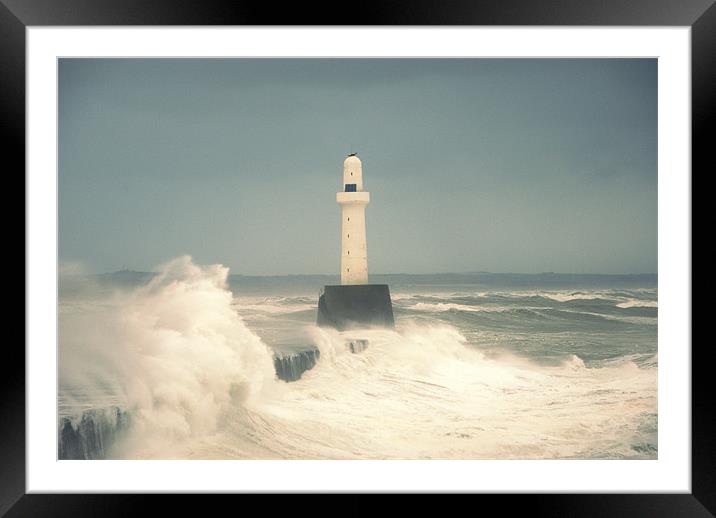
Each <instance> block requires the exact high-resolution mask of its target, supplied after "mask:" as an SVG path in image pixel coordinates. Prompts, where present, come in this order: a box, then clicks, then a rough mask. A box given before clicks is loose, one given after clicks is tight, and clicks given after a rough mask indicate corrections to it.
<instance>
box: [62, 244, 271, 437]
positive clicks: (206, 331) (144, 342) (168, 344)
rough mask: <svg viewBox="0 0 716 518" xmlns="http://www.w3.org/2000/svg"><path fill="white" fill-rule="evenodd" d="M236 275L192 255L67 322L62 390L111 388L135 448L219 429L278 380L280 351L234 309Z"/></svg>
mask: <svg viewBox="0 0 716 518" xmlns="http://www.w3.org/2000/svg"><path fill="white" fill-rule="evenodd" d="M227 275H228V269H227V268H225V267H223V266H220V265H212V266H207V267H200V266H197V265H195V264H194V263H193V262H192V260H191V258H189V257H187V256H184V257H180V258H177V259H174V260H173V261H170V262H168V263H166V264H164V265H162V266H161V267H160V268H159V274H158V275H157V276H155V277H154V278H153V279H152V280H151V281H150V282H149V283H148V284H146V285H145V286H142V287H140V288H139V289H136V290H133V291H130V292H124V293H115V294H114V295H113V296H112V297H111V298H110V299H108V300H106V301H104V302H103V303H101V304H98V305H97V306H96V307H95V308H94V310H92V311H85V312H79V313H74V314H69V315H63V318H61V325H60V343H61V353H60V384H61V386H72V387H73V390H74V391H75V392H79V393H82V394H90V395H91V394H92V393H93V392H97V391H98V390H99V385H100V384H102V385H111V386H112V387H113V388H114V390H115V391H116V396H117V398H118V399H119V401H121V404H122V406H123V407H124V408H126V409H127V410H128V411H129V412H130V414H131V416H132V424H133V426H132V432H133V435H134V436H135V437H134V443H135V444H136V443H138V442H141V441H138V440H137V437H141V438H143V439H146V440H147V441H149V440H150V439H155V440H152V441H151V442H157V443H161V442H164V443H165V444H166V441H172V440H177V439H185V438H188V437H192V436H199V435H205V434H211V433H213V432H215V431H216V429H217V427H218V425H219V423H220V417H221V415H222V413H224V412H226V411H227V409H229V408H231V407H233V406H237V405H238V406H240V405H250V404H251V402H252V401H255V400H256V399H257V398H258V397H259V395H260V394H261V393H262V391H265V390H270V385H272V384H274V383H275V382H274V378H275V371H274V367H273V359H272V354H271V352H270V351H269V349H268V348H267V347H266V345H265V344H264V343H263V342H262V341H261V340H260V339H259V338H258V336H256V335H255V334H254V333H253V332H251V331H250V330H249V329H248V328H247V327H246V325H245V324H244V322H243V321H242V320H241V318H240V317H239V315H238V314H237V313H236V312H235V311H234V310H233V309H232V307H231V301H232V294H231V292H230V291H229V290H228V289H227V288H226V278H227Z"/></svg>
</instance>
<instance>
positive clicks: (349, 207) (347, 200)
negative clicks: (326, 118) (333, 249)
mask: <svg viewBox="0 0 716 518" xmlns="http://www.w3.org/2000/svg"><path fill="white" fill-rule="evenodd" d="M336 201H337V202H338V204H339V205H340V206H341V284H368V249H367V245H366V234H365V207H366V205H368V202H370V193H368V192H365V191H364V190H363V165H362V164H361V161H360V159H359V158H358V157H357V156H356V155H355V153H352V154H350V155H348V157H347V158H346V159H345V160H344V161H343V183H342V190H341V192H339V193H337V194H336Z"/></svg>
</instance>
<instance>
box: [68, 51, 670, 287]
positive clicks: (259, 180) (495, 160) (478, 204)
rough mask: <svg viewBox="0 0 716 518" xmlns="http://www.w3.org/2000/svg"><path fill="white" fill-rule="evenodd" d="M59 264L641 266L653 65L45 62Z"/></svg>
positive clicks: (652, 152) (652, 177)
mask: <svg viewBox="0 0 716 518" xmlns="http://www.w3.org/2000/svg"><path fill="white" fill-rule="evenodd" d="M59 145H60V152H59V241H60V245H59V248H60V250H59V251H60V261H61V263H78V264H81V265H83V266H84V267H85V268H86V269H87V270H89V271H93V272H106V271H114V270H118V269H121V268H130V269H134V270H143V271H146V270H151V269H153V268H154V267H155V266H156V265H157V264H159V263H161V262H163V261H166V260H168V259H171V258H172V257H175V256H177V255H180V254H190V255H192V256H193V257H194V258H195V259H196V261H197V262H199V263H217V262H218V263H223V264H225V265H227V266H229V267H230V268H231V272H232V273H240V274H247V275H252V274H257V275H270V274H290V273H297V274H303V273H333V274H335V273H337V272H338V268H339V253H340V252H339V250H340V208H339V206H338V205H337V204H336V201H335V193H336V191H337V190H338V189H339V187H340V180H341V174H342V163H343V159H344V158H345V156H346V155H347V154H348V153H349V152H351V151H353V152H357V153H358V156H359V157H360V158H361V160H362V161H363V176H364V181H365V188H366V190H368V191H370V193H371V203H370V204H369V205H368V207H367V209H366V219H367V227H368V228H367V234H368V268H369V272H372V273H430V272H466V271H492V272H525V273H533V272H545V271H553V272H569V273H653V272H656V270H657V62H656V60H655V59H635V60H631V59H610V60H601V59H599V60H598V59H579V60H567V59H562V60H552V59H529V60H523V59H509V60H507V59H438V60H424V59H399V60H395V59H362V60H335V59H311V60H307V59H293V60H284V59H249V60H247V59H208V60H207V59H195V60H187V59H175V60H164V59H162V60H156V59H62V60H60V65H59Z"/></svg>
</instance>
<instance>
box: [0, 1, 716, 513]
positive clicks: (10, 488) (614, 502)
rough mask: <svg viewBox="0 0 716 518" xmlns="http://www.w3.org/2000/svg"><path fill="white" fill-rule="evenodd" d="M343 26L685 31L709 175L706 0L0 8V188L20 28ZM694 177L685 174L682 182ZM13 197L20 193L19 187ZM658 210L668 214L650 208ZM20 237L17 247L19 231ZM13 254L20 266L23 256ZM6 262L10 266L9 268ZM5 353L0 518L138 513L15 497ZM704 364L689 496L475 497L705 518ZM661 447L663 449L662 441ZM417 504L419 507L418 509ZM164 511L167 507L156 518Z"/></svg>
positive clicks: (365, 504) (21, 156) (715, 34)
mask: <svg viewBox="0 0 716 518" xmlns="http://www.w3.org/2000/svg"><path fill="white" fill-rule="evenodd" d="M348 22H350V23H348ZM349 24H350V25H463V26H465V25H513V26H514V25H518V26H519V25H577V26H582V25H586V26H594V25H609V26H690V27H691V29H692V42H691V50H692V54H691V58H692V64H691V73H692V171H694V172H696V171H697V170H701V176H704V175H706V174H709V173H710V172H712V170H713V167H708V166H709V165H711V164H710V160H709V158H710V156H709V155H710V149H709V147H710V145H709V144H710V141H709V139H708V137H707V130H708V129H709V126H712V125H713V122H714V103H715V101H716V45H714V44H713V41H715V40H716V6H714V2H713V0H601V1H595V0H531V1H530V0H493V1H490V2H474V1H470V0H455V1H451V2H445V3H438V2H429V1H426V0H420V1H415V0H414V1H408V0H399V1H396V0H393V1H382V2H361V3H359V4H336V5H335V6H334V7H331V6H329V5H324V4H322V3H315V4H312V5H309V4H306V3H293V4H289V3H286V4H285V5H283V4H281V5H280V6H279V5H276V4H272V3H269V2H264V3H259V2H256V1H252V2H249V1H228V0H154V1H152V2H149V1H146V0H0V128H1V129H0V131H1V132H2V133H1V135H2V140H1V141H0V142H2V144H3V146H2V148H3V151H4V152H3V155H4V159H5V160H4V163H5V164H8V165H6V166H5V167H3V170H4V171H5V180H6V182H7V180H9V179H19V178H24V171H25V146H24V142H25V29H26V27H28V26H47V25H53V26H55V25H56V26H71V25H75V26H86V25H103V26H107V25H191V26H197V25H238V26H242V25H349ZM695 176H696V174H694V173H692V176H691V178H692V181H693V178H694V177H695ZM20 189H22V192H23V193H24V182H23V184H22V187H20ZM8 192H14V190H13V191H9V188H8V187H7V183H6V200H7V199H10V198H11V197H14V196H12V195H8V194H7V193H8ZM692 203H693V202H692ZM10 207H11V205H10V204H4V207H3V209H4V211H5V213H6V214H5V221H7V222H10V221H14V220H15V218H16V216H15V214H16V213H15V210H14V208H12V209H11V208H10ZM692 207H693V205H692ZM660 210H668V208H665V207H660ZM692 210H693V209H692ZM11 211H12V217H11ZM9 226H11V225H6V227H9ZM22 239H23V250H24V233H23V238H22ZM8 248H9V247H8ZM692 253H693V252H692ZM16 255H17V253H16V252H15V254H14V256H16ZM23 256H24V259H25V261H26V260H27V257H26V255H25V254H23ZM692 257H693V256H692ZM14 262H17V260H15V261H11V263H14ZM25 271H26V270H25ZM26 272H27V271H26ZM26 275H27V273H26ZM10 277H12V274H11V275H10ZM26 281H27V279H26ZM23 299H24V297H23ZM692 321H693V316H692ZM8 328H9V326H8ZM692 329H693V324H692ZM23 334H24V332H23ZM23 342H24V340H23ZM3 345H4V347H3V354H2V358H3V361H2V362H1V363H0V364H2V366H3V369H2V375H1V376H0V380H1V381H0V383H2V392H1V393H0V394H1V395H0V400H1V401H2V405H1V406H0V409H2V414H1V415H2V419H3V424H2V427H0V516H5V515H7V516H65V515H67V516H70V515H71V516H73V517H78V516H107V515H113V514H118V515H122V516H125V515H127V516H128V515H134V514H137V513H141V512H142V511H146V510H147V507H146V506H147V502H146V499H147V498H148V497H146V496H141V495H116V494H115V495H26V494H25V473H26V464H25V461H26V458H25V432H26V430H25V397H24V395H25V354H24V348H23V345H22V344H21V343H20V340H19V339H17V340H15V339H14V337H13V338H9V339H8V340H6V341H5V343H4V344H3ZM714 357H715V356H714V353H713V352H712V344H711V341H710V340H703V341H694V342H693V345H692V493H691V494H619V495H617V494H611V495H597V494H589V495H519V496H518V495H507V496H491V495H485V496H483V499H484V500H487V499H489V501H491V502H495V503H497V504H498V505H499V506H500V514H503V515H504V514H507V515H510V514H513V513H514V512H515V511H522V512H525V511H527V512H529V513H531V514H534V513H536V514H538V515H541V514H544V515H548V516H613V517H618V516H630V517H632V516H713V515H714V514H716V448H715V447H714V438H715V437H716V426H715V423H714V417H713V416H714V412H713V403H712V399H711V396H710V394H711V392H712V391H711V390H709V385H710V383H709V381H710V378H711V376H712V374H711V373H712V370H713V368H712V365H713V361H712V360H713V359H714ZM659 439H660V440H663V441H668V440H669V438H668V437H660V438H659ZM498 498H499V500H498ZM178 500H181V503H179V505H181V507H182V509H183V510H184V511H185V512H186V511H192V510H193V509H192V505H195V506H197V507H195V508H194V509H203V510H204V512H203V513H202V514H205V513H206V508H204V507H203V505H204V504H190V503H188V502H187V501H186V499H184V498H181V499H178ZM374 502H376V501H375V499H374V498H368V497H367V496H355V495H354V496H351V497H350V501H349V503H343V504H341V508H340V512H341V514H368V513H372V512H374V511H378V510H380V507H378V506H379V505H380V506H381V507H382V504H379V503H377V502H376V503H374ZM162 505H165V504H164V503H162ZM243 505H245V504H243ZM281 505H285V506H286V507H285V508H284V509H282V508H281V507H280V505H279V503H278V502H277V501H276V500H275V499H274V500H273V501H272V503H271V512H272V513H274V512H294V511H293V509H294V508H295V506H296V504H295V503H289V504H281ZM304 505H305V504H304ZM418 505H419V506H420V507H421V508H422V507H423V504H422V503H418ZM470 505H471V506H472V505H474V504H470ZM199 506H201V507H199ZM302 507H303V506H302ZM317 507H318V508H317V509H316V511H317V512H321V510H320V507H322V506H317ZM167 511H168V509H165V513H166V512H167ZM237 511H238V510H237ZM335 511H336V510H335V509H334V510H332V511H330V510H327V509H323V511H322V512H326V513H327V512H331V514H334V512H335Z"/></svg>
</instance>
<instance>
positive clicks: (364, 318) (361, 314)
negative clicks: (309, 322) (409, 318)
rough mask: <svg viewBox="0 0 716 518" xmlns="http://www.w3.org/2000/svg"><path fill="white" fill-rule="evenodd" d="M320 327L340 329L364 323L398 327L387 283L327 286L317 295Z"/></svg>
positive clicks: (372, 325)
mask: <svg viewBox="0 0 716 518" xmlns="http://www.w3.org/2000/svg"><path fill="white" fill-rule="evenodd" d="M316 323H317V324H318V325H319V326H320V327H334V328H336V329H338V330H339V331H345V330H347V329H356V328H365V327H387V328H389V329H394V328H395V321H394V319H393V304H392V303H391V301H390V289H389V288H388V285H387V284H347V285H340V286H325V287H324V291H323V293H322V294H321V296H320V297H319V298H318V318H317V322H316Z"/></svg>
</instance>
